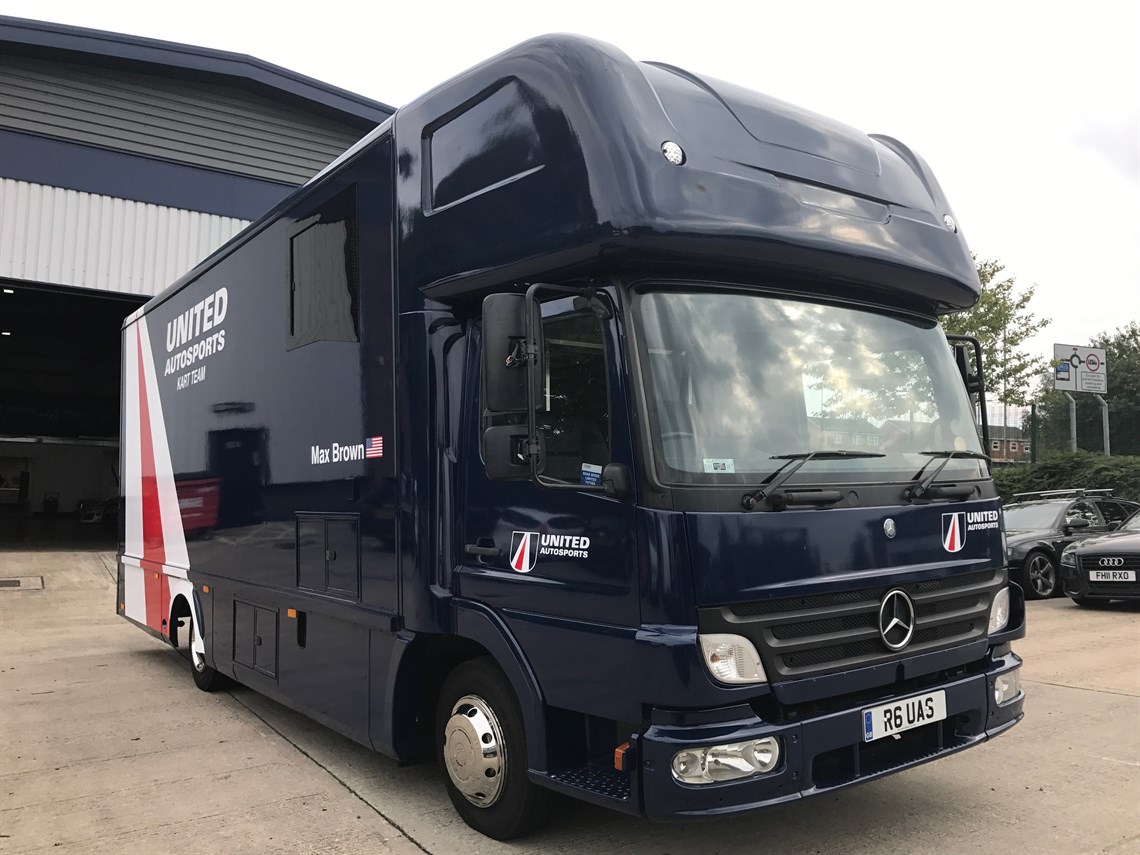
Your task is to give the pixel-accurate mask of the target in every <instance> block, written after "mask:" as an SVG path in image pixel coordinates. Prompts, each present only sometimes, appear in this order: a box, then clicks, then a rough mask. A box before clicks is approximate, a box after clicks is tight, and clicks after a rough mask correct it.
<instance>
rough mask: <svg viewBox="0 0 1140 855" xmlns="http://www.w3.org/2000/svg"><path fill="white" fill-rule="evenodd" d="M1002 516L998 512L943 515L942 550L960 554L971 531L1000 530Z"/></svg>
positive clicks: (961, 512)
mask: <svg viewBox="0 0 1140 855" xmlns="http://www.w3.org/2000/svg"><path fill="white" fill-rule="evenodd" d="M1000 528H1001V516H1000V515H999V514H998V512H997V511H968V512H967V511H957V512H956V513H952V514H943V515H942V548H943V549H945V550H946V551H947V552H960V551H961V549H962V547H963V546H965V545H966V535H967V534H968V533H969V532H971V531H986V530H989V529H993V530H998V529H1000Z"/></svg>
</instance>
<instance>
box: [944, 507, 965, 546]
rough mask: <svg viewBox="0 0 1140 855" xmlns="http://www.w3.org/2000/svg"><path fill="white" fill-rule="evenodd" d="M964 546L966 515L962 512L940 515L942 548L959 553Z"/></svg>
mask: <svg viewBox="0 0 1140 855" xmlns="http://www.w3.org/2000/svg"><path fill="white" fill-rule="evenodd" d="M965 545H966V514H965V513H964V512H962V511H959V512H957V513H953V514H943V515H942V548H943V549H945V550H946V551H947V552H959V551H961V549H962V547H963V546H965Z"/></svg>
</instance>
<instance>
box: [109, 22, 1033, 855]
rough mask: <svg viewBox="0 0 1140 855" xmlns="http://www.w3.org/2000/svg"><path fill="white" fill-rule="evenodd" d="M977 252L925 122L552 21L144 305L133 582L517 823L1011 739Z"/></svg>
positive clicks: (249, 668)
mask: <svg viewBox="0 0 1140 855" xmlns="http://www.w3.org/2000/svg"><path fill="white" fill-rule="evenodd" d="M979 287H980V286H979V282H978V278H977V275H976V272H975V268H974V265H973V262H972V260H971V256H970V252H969V250H968V248H967V246H966V243H965V241H964V240H963V237H962V235H961V233H960V232H959V230H958V227H957V224H956V222H955V220H954V218H953V215H952V213H951V210H950V206H949V204H948V203H947V201H946V199H945V198H944V196H943V194H942V191H941V189H940V188H939V185H938V183H937V182H936V180H935V179H934V177H933V175H932V174H931V172H930V170H929V168H928V167H927V166H926V164H925V163H924V161H923V160H922V159H921V158H920V157H918V155H916V154H915V153H914V152H912V151H911V150H910V149H908V148H907V147H906V146H905V145H903V144H902V143H900V142H898V141H897V140H894V139H891V138H888V137H881V136H867V135H865V134H862V133H860V132H857V131H854V130H852V129H851V128H848V127H846V126H844V125H841V124H839V123H837V122H834V121H831V120H829V119H826V118H823V117H820V116H817V115H814V114H812V113H809V112H806V111H804V110H801V109H798V108H796V107H793V106H790V105H788V104H785V103H782V102H779V101H775V100H772V99H769V98H766V97H764V96H761V95H757V94H755V93H753V92H750V91H747V90H744V89H741V88H739V87H737V86H734V85H731V84H728V83H723V82H720V81H716V80H710V79H707V78H702V77H698V76H697V75H694V74H691V73H689V72H687V71H684V70H681V69H679V68H675V67H672V66H668V65H662V64H658V63H639V62H633V61H631V60H630V59H629V58H628V57H626V56H625V55H624V54H622V53H620V52H619V51H617V50H615V49H614V48H612V47H609V46H607V45H604V44H600V43H597V42H593V41H589V40H586V39H582V38H576V37H561V36H560V37H545V38H540V39H535V40H532V41H529V42H527V43H525V44H523V45H520V46H519V47H516V48H514V49H512V50H509V51H507V52H506V53H503V54H501V55H499V56H497V57H495V58H494V59H491V60H489V61H487V62H485V63H483V64H482V65H480V66H478V67H476V68H473V69H472V70H470V71H468V72H466V73H465V74H462V75H460V76H459V77H457V78H455V79H453V80H451V81H449V82H447V83H445V84H443V85H442V86H440V87H438V88H436V89H434V90H433V91H431V92H429V93H428V94H427V95H425V96H423V97H422V98H420V99H418V100H416V101H414V102H412V103H411V104H409V105H407V106H405V107H403V108H402V109H400V110H399V111H398V112H397V113H396V114H395V115H394V116H393V117H392V118H391V119H390V120H388V121H386V122H385V123H384V124H383V125H381V126H380V127H378V128H377V129H376V130H375V131H374V132H372V133H371V134H369V135H368V136H367V137H366V138H365V139H363V140H361V141H360V143H358V144H357V145H356V146H354V147H353V148H352V149H350V150H349V151H348V152H346V153H345V154H344V155H343V156H342V157H341V158H340V159H339V160H337V161H336V163H334V164H333V165H331V166H330V167H329V168H328V169H326V170H325V171H323V172H322V173H321V174H320V175H318V176H316V177H315V178H314V179H312V180H311V181H310V182H309V183H308V184H306V185H305V186H304V187H302V188H301V189H299V190H298V191H297V192H296V193H294V194H293V195H292V196H291V197H290V198H289V199H287V200H286V201H285V202H283V203H282V204H281V205H280V206H279V207H278V208H277V209H276V210H274V211H272V212H270V213H269V214H268V215H267V216H265V217H264V218H262V219H261V220H259V221H258V222H256V223H254V224H253V225H251V226H250V227H249V228H247V229H246V230H245V231H244V232H242V233H241V234H240V235H238V236H237V237H236V238H234V239H233V240H232V241H231V242H230V243H229V244H227V245H226V246H225V247H223V248H222V249H221V250H219V251H218V252H217V253H215V254H214V255H212V256H211V257H210V258H208V259H207V260H206V261H204V262H202V263H201V264H200V265H198V266H197V267H196V268H195V269H194V270H192V271H191V272H190V273H189V274H187V275H186V276H185V277H183V278H182V279H181V280H179V281H178V282H176V283H174V284H173V285H172V286H171V287H170V288H169V289H168V290H166V291H165V292H163V293H162V294H160V295H159V296H157V297H155V298H154V299H153V300H151V301H150V302H149V303H148V304H147V305H146V306H144V307H143V308H141V309H140V310H139V311H138V312H136V313H135V314H134V315H132V316H131V317H130V318H128V319H127V321H126V323H125V324H124V328H123V342H124V351H123V424H122V437H123V442H122V472H123V498H122V505H121V512H120V520H121V540H122V544H121V548H120V564H119V596H118V611H119V613H120V614H122V615H124V616H125V617H126V618H128V619H129V620H131V621H133V622H134V623H136V624H138V625H139V626H141V627H143V628H145V629H147V630H148V631H149V632H151V633H152V634H154V635H156V636H158V637H160V638H162V639H164V640H166V641H167V642H169V643H170V644H172V645H174V646H175V647H181V648H183V649H184V650H186V651H187V652H188V653H189V655H190V659H191V662H192V673H193V675H194V679H195V681H196V682H197V684H198V686H199V687H200V688H203V689H206V690H210V689H214V688H217V687H219V686H221V685H223V684H224V683H225V682H226V681H228V680H236V681H238V682H240V683H242V684H244V685H245V686H248V687H250V688H252V689H255V690H257V691H259V692H263V693H265V694H266V695H268V696H270V697H272V698H275V699H276V700H278V701H280V702H281V703H283V704H286V705H288V706H290V707H293V708H295V709H297V710H300V711H302V712H304V713H305V714H307V715H309V716H311V717H313V718H314V719H316V720H318V721H320V722H323V723H324V724H326V725H328V726H329V727H331V728H333V729H335V730H337V731H339V732H341V733H343V734H345V735H347V736H348V737H350V738H352V739H354V740H356V741H358V742H360V743H362V744H364V745H367V746H370V747H372V748H373V749H375V750H376V751H379V752H381V753H383V754H386V755H388V756H390V757H394V758H397V759H398V760H400V761H404V762H408V761H413V760H417V759H431V758H433V756H434V757H435V758H437V759H438V760H439V762H440V763H441V765H442V767H443V769H444V770H445V772H446V774H445V776H444V781H445V784H446V787H447V790H448V793H449V795H450V797H451V800H452V802H453V803H454V805H455V807H456V809H457V810H458V812H459V813H460V814H461V815H462V816H463V818H464V819H465V820H466V821H467V822H468V823H469V824H470V825H471V826H473V827H474V828H476V829H478V830H479V831H481V832H483V833H484V834H487V835H490V836H492V837H496V838H509V837H512V836H517V835H519V834H522V833H524V832H526V831H527V830H529V829H531V828H532V827H534V825H535V824H536V823H537V822H538V821H539V820H540V819H541V817H542V815H543V813H544V811H545V809H546V807H547V805H548V803H549V798H550V795H551V793H563V794H567V795H570V796H573V797H576V798H580V799H584V800H586V801H589V802H592V803H594V804H599V805H604V806H606V807H610V808H613V809H616V810H620V811H624V812H627V813H631V814H641V815H645V816H649V817H652V818H654V819H675V818H684V817H698V816H711V815H718V814H725V813H731V812H735V811H742V810H748V809H752V808H757V807H762V806H765V805H771V804H776V803H781V802H787V801H790V800H793V799H798V798H802V797H804V796H809V795H813V794H818V793H822V792H828V791H831V790H835V789H838V788H841V787H845V786H848V785H850V784H854V783H858V782H861V781H867V780H871V779H873V778H876V777H878V776H881V775H884V774H887V773H890V772H894V771H898V770H900V769H905V768H908V767H910V766H914V765H916V764H919V763H923V762H925V761H927V760H931V759H935V758H938V757H942V756H945V755H948V754H952V753H954V752H957V751H960V750H962V749H964V748H968V747H970V746H972V745H976V744H978V743H980V742H982V741H984V740H985V739H987V738H988V737H991V736H994V735H996V734H999V733H1001V732H1003V731H1005V730H1006V729H1008V728H1010V727H1012V726H1013V725H1014V724H1016V723H1017V722H1018V721H1019V720H1020V719H1021V717H1022V703H1023V698H1024V695H1023V693H1022V690H1021V686H1020V681H1019V670H1018V668H1019V666H1020V663H1021V660H1020V659H1019V658H1018V657H1017V656H1016V655H1015V654H1014V653H1013V652H1012V650H1011V647H1010V643H1011V641H1012V640H1014V639H1016V638H1020V637H1022V636H1023V634H1024V627H1025V623H1024V621H1025V617H1024V616H1025V610H1024V601H1023V597H1022V593H1021V591H1020V589H1019V588H1018V587H1017V586H1016V585H1011V584H1009V581H1008V579H1007V573H1006V568H1005V566H1004V555H1005V553H1004V549H1003V537H1004V535H1003V530H1002V519H1001V509H1000V503H999V500H998V498H997V494H996V492H995V489H994V485H993V481H992V480H991V477H990V473H989V461H988V460H987V458H986V457H985V455H984V454H983V451H982V449H983V447H984V446H983V445H982V444H981V443H980V442H979V434H978V429H977V428H976V426H975V423H974V417H973V412H974V410H973V407H972V401H971V399H972V398H976V397H978V396H980V395H981V394H982V389H981V382H980V374H981V365H980V354H979V353H978V351H977V348H976V347H974V346H972V343H971V342H948V340H947V337H946V336H945V335H944V334H943V332H942V331H941V329H940V328H939V326H938V317H939V315H941V314H944V313H947V312H952V311H956V310H960V309H963V308H966V307H969V306H970V305H972V304H973V303H974V302H975V301H976V300H977V299H978V294H979ZM982 411H983V412H984V407H983V408H982ZM983 427H984V426H983ZM983 433H984V431H983Z"/></svg>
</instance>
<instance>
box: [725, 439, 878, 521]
mask: <svg viewBox="0 0 1140 855" xmlns="http://www.w3.org/2000/svg"><path fill="white" fill-rule="evenodd" d="M856 457H886V455H885V454H882V453H881V452H878V451H842V450H839V449H837V450H835V451H801V452H797V453H796V454H773V455H772V458H771V459H772V460H786V461H788V462H787V463H785V464H784V465H782V466H781V467H780V468H779V469H777V470H776V471H775V472H773V473H772V474H771V475H770V476H769V477H770V478H771V479H772V480H771V481H770V482H769V483H768V484H765V485H764V486H763V487H761V488H760V489H759V490H757V491H756V492H755V493H745V494H744V497H743V498H742V499H741V500H740V504H741V505H743V506H744V510H746V511H751V510H752V509H753V508H755V507H756V506H757V505H759V504H760V503H761V502H764V501H767V502H768V504H769V505H771V506H772V509H773V510H780V511H782V510H783V509H784V508H785V507H786V506H787V504H788V494H787V491H784V492H780V487H782V486H783V485H784V482H785V481H787V480H788V479H789V478H791V477H792V476H793V475H795V474H796V473H797V472H799V471H800V469H802V468H803V467H804V465H805V464H806V463H807V462H808V461H810V460H846V459H848V458H856ZM808 495H810V496H811V497H812V501H809V502H808V503H809V504H812V503H819V504H829V505H830V504H833V503H835V502H838V501H839V499H840V498H841V495H840V493H839V491H838V490H818V491H814V492H811V493H809V494H808Z"/></svg>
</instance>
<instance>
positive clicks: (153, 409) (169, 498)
mask: <svg viewBox="0 0 1140 855" xmlns="http://www.w3.org/2000/svg"><path fill="white" fill-rule="evenodd" d="M123 360H124V365H123V369H124V370H123V377H124V384H123V385H124V389H123V399H124V400H123V408H124V418H123V429H124V435H123V437H122V443H123V446H122V447H123V494H124V497H125V499H126V502H125V505H126V508H125V513H126V519H125V521H124V522H125V529H126V531H125V551H124V554H123V574H124V578H123V584H124V589H125V590H124V592H123V596H124V601H123V610H124V612H125V613H126V616H127V617H129V618H130V619H131V620H135V621H138V622H139V623H142V624H145V625H146V626H148V627H150V628H151V629H154V630H157V631H158V632H161V633H162V634H163V635H167V634H168V627H167V626H166V625H165V624H164V623H163V620H164V619H165V618H166V617H167V616H169V614H170V604H171V597H172V595H173V594H174V593H175V592H174V591H172V590H171V587H172V585H171V581H168V577H173V579H174V580H181V581H182V582H183V584H177V582H176V583H174V588H176V589H183V588H187V589H188V588H189V585H188V583H186V582H185V580H186V571H187V569H188V568H189V565H190V559H189V556H188V555H187V552H186V536H185V534H184V532H183V530H182V516H181V514H180V512H179V509H178V492H177V490H176V488H175V484H174V470H173V467H172V465H171V461H170V445H169V443H168V440H167V434H166V422H165V420H164V419H163V415H162V399H161V397H160V396H159V392H158V376H157V374H156V373H155V367H154V356H153V353H152V351H151V347H150V335H149V333H148V331H147V323H146V318H145V317H142V318H139V320H138V322H137V323H135V324H133V325H132V326H130V327H128V328H127V329H126V330H125V331H124V340H123ZM184 593H185V592H184Z"/></svg>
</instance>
